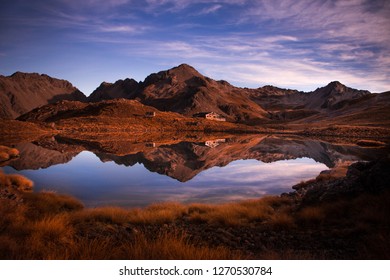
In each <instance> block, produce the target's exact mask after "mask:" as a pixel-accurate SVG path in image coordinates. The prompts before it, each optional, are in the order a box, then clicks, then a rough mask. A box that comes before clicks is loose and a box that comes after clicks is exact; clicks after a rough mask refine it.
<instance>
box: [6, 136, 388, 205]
mask: <svg viewBox="0 0 390 280" xmlns="http://www.w3.org/2000/svg"><path fill="white" fill-rule="evenodd" d="M125 147H126V148H125ZM135 147H137V148H135ZM16 148H18V149H19V150H20V151H21V156H20V159H18V160H16V161H14V162H12V163H11V164H10V166H7V167H5V168H4V169H5V172H6V173H15V172H16V171H15V169H16V170H20V171H17V172H18V173H20V174H23V175H25V176H27V177H28V178H30V179H32V180H33V181H34V182H35V191H40V190H53V191H56V192H58V193H66V194H70V195H72V196H75V197H77V198H79V199H80V200H82V201H83V202H84V203H85V205H86V206H101V205H118V206H145V205H148V204H151V203H154V202H162V201H179V202H205V203H210V202H211V203H221V202H227V201H235V200H241V199H250V198H258V197H261V196H264V195H267V194H280V193H282V192H289V191H291V186H293V185H294V184H296V183H299V182H300V181H302V180H307V179H310V178H314V177H315V176H317V175H318V174H319V173H320V172H321V171H322V170H326V169H328V167H333V166H335V165H337V164H339V163H340V162H343V161H354V160H359V159H361V158H363V159H364V158H365V157H370V156H374V155H375V152H380V151H376V150H370V151H367V152H366V151H365V149H363V148H361V147H358V146H353V145H352V146H347V147H343V146H337V145H332V144H329V143H325V142H320V141H315V140H305V139H301V138H295V139H291V138H289V139H283V138H279V137H266V136H262V137H259V136H246V137H244V136H243V137H236V138H232V139H221V138H215V139H210V140H207V141H203V142H195V143H191V142H177V143H174V144H169V145H168V144H159V143H141V144H140V143H134V144H133V145H131V144H129V143H126V145H125V144H120V143H117V142H116V143H110V142H104V143H102V142H99V143H95V142H86V141H75V140H72V141H70V140H69V139H61V138H53V139H51V140H48V141H43V142H40V143H29V144H21V145H17V146H16ZM120 149H122V150H120ZM123 149H125V150H123ZM114 151H115V152H114ZM266 162H268V163H266Z"/></svg>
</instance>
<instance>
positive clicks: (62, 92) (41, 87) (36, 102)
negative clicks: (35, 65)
mask: <svg viewBox="0 0 390 280" xmlns="http://www.w3.org/2000/svg"><path fill="white" fill-rule="evenodd" d="M60 100H78V101H86V97H85V95H84V94H83V93H82V92H80V91H79V90H78V89H77V88H75V87H74V86H73V85H72V84H71V83H69V82H68V81H65V80H59V79H55V78H52V77H50V76H47V75H44V74H42V75H39V74H37V73H22V72H16V73H14V74H12V75H11V76H7V77H5V76H1V75H0V102H1V108H0V118H5V119H14V118H16V117H18V116H19V115H21V114H24V113H26V112H29V111H31V110H32V109H34V108H36V107H39V106H42V105H46V104H48V103H54V102H57V101H60Z"/></svg>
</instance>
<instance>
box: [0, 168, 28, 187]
mask: <svg viewBox="0 0 390 280" xmlns="http://www.w3.org/2000/svg"><path fill="white" fill-rule="evenodd" d="M33 186H34V182H33V181H31V180H30V179H27V178H26V177H24V176H22V175H18V174H4V173H3V171H2V170H0V187H1V188H12V189H14V190H18V191H31V190H32V188H33Z"/></svg>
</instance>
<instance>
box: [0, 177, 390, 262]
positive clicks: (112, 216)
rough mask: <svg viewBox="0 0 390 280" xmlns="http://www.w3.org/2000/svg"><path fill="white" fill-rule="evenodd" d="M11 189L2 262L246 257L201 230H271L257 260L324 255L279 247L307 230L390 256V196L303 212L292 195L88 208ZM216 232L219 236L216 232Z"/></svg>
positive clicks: (0, 239) (0, 219)
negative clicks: (198, 233) (194, 229)
mask: <svg viewBox="0 0 390 280" xmlns="http://www.w3.org/2000/svg"><path fill="white" fill-rule="evenodd" d="M0 174H2V176H1V177H0V179H1V180H0V190H3V189H4V188H8V187H9V185H10V184H11V185H15V184H16V185H18V184H22V185H23V182H24V181H23V180H24V179H21V178H20V177H12V176H11V179H10V178H9V177H8V176H9V175H4V174H3V173H0ZM14 178H17V179H14ZM321 180H322V179H321ZM15 182H16V183H15ZM13 190H15V191H16V192H18V195H20V196H21V198H22V199H21V200H15V199H8V198H3V197H0V213H1V215H0V258H2V259H240V258H244V256H245V255H244V253H242V252H239V251H237V248H236V247H235V245H230V244H231V243H229V242H228V243H221V244H226V245H224V246H215V244H214V243H212V242H211V243H207V242H206V243H202V245H199V244H198V243H197V242H196V240H197V238H199V237H200V236H196V235H195V236H194V235H192V234H194V233H192V232H191V231H190V229H191V228H192V227H193V226H196V225H197V226H199V227H200V229H202V228H205V229H206V228H211V229H222V231H221V232H222V233H221V234H225V233H229V232H227V231H226V230H227V229H232V230H233V232H241V231H245V229H246V228H248V229H250V228H256V232H258V233H261V232H267V231H268V232H270V233H271V236H274V237H273V240H274V241H272V242H268V243H267V242H265V245H264V246H266V247H265V248H263V249H261V251H259V252H257V255H256V258H266V259H313V258H326V257H327V256H328V255H327V254H328V253H327V252H326V251H310V249H307V248H306V249H297V248H294V247H291V248H290V247H284V246H282V248H283V249H280V248H279V247H277V246H276V247H273V246H274V245H275V243H274V242H276V245H277V242H278V241H277V239H278V238H276V239H275V236H278V234H279V233H282V234H283V235H286V233H287V235H290V236H291V235H292V236H294V235H299V234H304V233H305V231H309V232H320V235H319V236H322V234H323V232H326V238H333V239H339V240H344V239H345V240H348V242H355V243H354V244H356V248H355V249H356V255H354V257H356V258H384V259H388V258H389V253H388V252H390V242H389V241H388V240H390V238H389V237H390V233H389V228H388V225H390V216H389V215H388V213H389V205H390V191H385V192H384V193H381V194H380V195H377V194H369V193H362V194H360V195H359V196H354V197H348V199H346V198H344V197H339V198H337V199H334V200H332V201H323V202H319V203H318V204H317V205H310V206H305V205H303V206H302V205H301V207H297V204H296V202H295V201H294V200H293V199H290V198H288V197H277V196H269V197H264V198H261V199H256V200H247V201H243V202H237V203H225V204H220V205H212V204H199V203H197V204H189V205H183V204H179V203H159V204H153V205H150V206H149V207H146V208H143V209H141V208H136V209H124V208H118V207H103V208H95V209H85V208H84V207H83V205H82V204H81V203H80V202H79V201H77V200H76V199H75V198H72V197H69V196H65V195H60V194H56V193H50V192H41V193H30V192H20V191H18V190H17V189H15V188H13ZM191 224H192V225H191ZM186 225H191V227H186ZM186 230H188V231H186ZM207 234H209V233H207ZM210 234H214V233H210ZM215 234H216V237H217V238H218V231H217V230H216V232H215ZM232 236H233V237H234V236H235V235H232ZM214 240H215V239H214ZM275 240H276V241H275ZM317 241H318V240H317ZM207 244H208V245H207ZM267 244H268V245H267ZM279 245H280V244H279ZM226 246H228V247H226ZM246 256H247V255H246Z"/></svg>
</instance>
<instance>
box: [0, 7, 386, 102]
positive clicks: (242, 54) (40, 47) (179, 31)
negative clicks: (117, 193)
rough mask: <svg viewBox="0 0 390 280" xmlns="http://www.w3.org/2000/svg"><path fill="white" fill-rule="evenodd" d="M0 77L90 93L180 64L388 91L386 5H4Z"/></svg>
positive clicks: (244, 81)
mask: <svg viewBox="0 0 390 280" xmlns="http://www.w3.org/2000/svg"><path fill="white" fill-rule="evenodd" d="M0 5H1V8H0V38H1V40H0V74H1V75H6V76H8V75H11V74H12V73H14V72H16V71H22V72H37V73H45V74H48V75H50V76H52V77H56V78H61V79H66V80H69V81H70V82H71V83H72V84H73V85H74V86H76V87H77V88H79V89H80V90H81V91H82V92H84V93H85V94H86V95H89V94H90V93H91V92H92V91H93V90H94V89H95V88H97V87H98V86H99V85H100V83H101V82H103V81H106V82H115V81H116V80H118V79H125V78H134V79H135V80H137V81H143V80H144V79H145V78H146V76H148V75H149V74H150V73H154V72H158V71H161V70H166V69H170V68H172V67H174V66H177V65H179V64H181V63H187V64H190V65H192V66H193V67H195V68H196V69H197V70H198V71H199V72H200V73H202V74H203V75H206V76H208V77H210V78H213V79H216V80H220V79H223V80H226V81H228V82H230V83H231V84H233V85H235V86H240V87H249V88H257V87H260V86H264V85H269V84H270V85H274V86H279V87H282V88H292V89H298V90H303V91H311V90H315V89H316V88H317V87H321V86H325V85H326V84H328V83H329V82H331V81H335V80H338V81H340V82H342V83H344V84H346V85H347V86H351V87H354V88H358V89H367V90H370V91H371V92H383V91H388V90H390V1H389V0H340V1H338V0H315V1H313V0H296V1H294V0H273V1H271V0H259V1H256V0H220V1H217V0H207V1H206V0H191V1H190V0H176V1H174V0H160V1H157V0H34V1H31V0H2V1H1V4H0Z"/></svg>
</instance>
